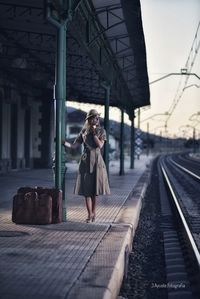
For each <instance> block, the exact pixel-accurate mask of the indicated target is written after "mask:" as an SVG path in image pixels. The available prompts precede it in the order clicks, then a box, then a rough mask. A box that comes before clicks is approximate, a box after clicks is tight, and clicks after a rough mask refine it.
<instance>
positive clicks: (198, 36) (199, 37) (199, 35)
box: [166, 22, 200, 125]
mask: <svg viewBox="0 0 200 299" xmlns="http://www.w3.org/2000/svg"><path fill="white" fill-rule="evenodd" d="M199 48H200V22H199V24H198V26H197V30H196V33H195V36H194V40H193V43H192V46H191V49H190V52H189V55H188V58H187V60H186V63H185V66H184V69H185V70H186V72H187V73H190V72H191V71H192V68H193V66H194V63H195V60H196V57H197V54H198V52H199ZM188 80H189V75H188V76H186V77H185V81H184V83H183V84H182V82H183V77H181V78H180V80H179V83H178V87H177V90H176V93H175V96H174V99H173V102H172V105H171V106H170V108H169V115H168V117H167V119H166V125H167V122H168V121H169V119H170V117H171V115H172V113H173V112H174V110H175V108H176V106H177V105H178V103H179V101H180V99H181V98H182V95H183V92H184V90H185V87H186V86H187V82H188Z"/></svg>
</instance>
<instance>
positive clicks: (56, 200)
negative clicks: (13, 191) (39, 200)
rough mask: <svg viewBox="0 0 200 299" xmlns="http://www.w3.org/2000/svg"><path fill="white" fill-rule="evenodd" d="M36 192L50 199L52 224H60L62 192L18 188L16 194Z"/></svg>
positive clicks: (53, 189)
mask: <svg viewBox="0 0 200 299" xmlns="http://www.w3.org/2000/svg"><path fill="white" fill-rule="evenodd" d="M34 191H35V192H37V193H38V194H39V195H41V194H48V195H50V196H51V197H52V223H61V222H62V191H61V190H59V189H56V188H43V187H35V188H31V187H20V188H19V189H18V190H17V192H18V193H23V194H25V193H28V192H34Z"/></svg>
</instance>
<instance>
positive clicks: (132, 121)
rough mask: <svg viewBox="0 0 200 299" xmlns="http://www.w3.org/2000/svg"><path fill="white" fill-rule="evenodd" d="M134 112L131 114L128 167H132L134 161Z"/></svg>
mask: <svg viewBox="0 0 200 299" xmlns="http://www.w3.org/2000/svg"><path fill="white" fill-rule="evenodd" d="M134 120H135V113H134V111H133V115H132V118H131V153H130V169H133V168H134V164H135V163H134V162H135V122H134Z"/></svg>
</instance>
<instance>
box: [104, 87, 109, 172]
mask: <svg viewBox="0 0 200 299" xmlns="http://www.w3.org/2000/svg"><path fill="white" fill-rule="evenodd" d="M104 88H105V107H104V108H105V110H104V114H105V116H104V128H105V130H106V133H107V136H106V137H107V140H106V143H105V147H104V160H105V164H106V168H107V173H108V175H109V148H110V145H109V131H110V124H109V104H110V86H106V87H104Z"/></svg>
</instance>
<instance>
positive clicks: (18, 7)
mask: <svg viewBox="0 0 200 299" xmlns="http://www.w3.org/2000/svg"><path fill="white" fill-rule="evenodd" d="M48 2H51V4H52V5H55V6H56V2H57V1H56V0H50V1H48ZM72 2H74V3H75V4H76V9H75V10H74V11H73V16H72V21H71V22H70V23H69V27H68V30H67V54H66V55H67V57H66V58H67V79H66V83H67V100H75V101H78V102H85V103H95V104H104V102H105V93H104V89H103V88H102V83H103V84H106V85H110V86H111V97H110V105H112V106H116V107H119V108H123V109H124V110H125V111H126V112H127V113H128V114H129V115H132V113H133V109H135V108H138V107H142V106H145V105H149V104H150V100H149V97H150V96H149V84H148V74H147V67H146V53H145V42H144V35H143V29H142V20H141V9H140V1H139V0H121V1H120V0H93V1H92V0H84V1H78V0H74V1H72ZM45 6H46V1H41V0H34V1H30V0H0V78H1V86H3V87H5V85H6V86H7V85H8V83H7V82H8V81H9V82H11V85H12V87H13V88H17V89H19V91H20V93H22V91H23V94H24V93H26V94H27V95H29V96H33V97H34V98H35V99H36V100H37V99H39V98H40V99H41V97H44V98H46V97H47V96H51V97H52V95H53V92H52V89H53V85H54V81H55V51H56V28H54V27H53V26H52V25H51V24H50V23H49V22H48V21H47V20H46V18H45V10H46V8H45ZM5 82H6V83H5Z"/></svg>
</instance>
